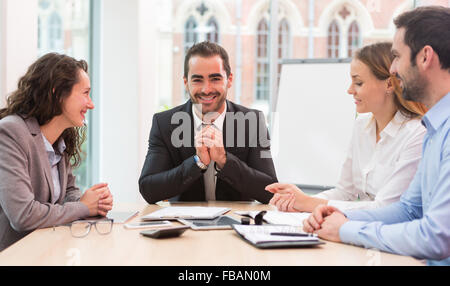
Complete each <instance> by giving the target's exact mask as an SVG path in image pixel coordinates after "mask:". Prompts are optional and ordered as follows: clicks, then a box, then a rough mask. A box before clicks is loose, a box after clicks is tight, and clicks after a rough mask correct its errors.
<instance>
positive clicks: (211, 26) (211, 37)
mask: <svg viewBox="0 0 450 286" xmlns="http://www.w3.org/2000/svg"><path fill="white" fill-rule="evenodd" d="M207 27H208V30H209V31H208V33H207V34H206V40H207V41H209V42H213V43H219V25H218V24H217V21H216V19H215V18H214V17H211V18H210V19H209V21H208V24H207Z"/></svg>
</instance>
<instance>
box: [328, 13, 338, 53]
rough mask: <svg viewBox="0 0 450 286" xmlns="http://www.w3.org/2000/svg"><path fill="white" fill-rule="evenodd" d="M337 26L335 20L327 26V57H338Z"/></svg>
mask: <svg viewBox="0 0 450 286" xmlns="http://www.w3.org/2000/svg"><path fill="white" fill-rule="evenodd" d="M339 37H340V35H339V27H338V24H337V22H336V20H333V22H331V24H330V26H329V28H328V43H327V50H328V57H329V58H338V57H339Z"/></svg>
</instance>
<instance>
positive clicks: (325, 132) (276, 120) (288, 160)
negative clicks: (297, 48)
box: [271, 59, 356, 186]
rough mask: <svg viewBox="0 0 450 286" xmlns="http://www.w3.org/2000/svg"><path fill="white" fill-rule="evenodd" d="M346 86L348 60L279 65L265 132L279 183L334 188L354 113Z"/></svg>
mask: <svg viewBox="0 0 450 286" xmlns="http://www.w3.org/2000/svg"><path fill="white" fill-rule="evenodd" d="M350 83H351V77H350V60H349V59H345V60H289V61H284V62H283V65H282V70H281V77H280V84H279V88H278V90H279V92H278V98H277V101H276V106H275V113H274V114H272V116H273V118H272V119H273V121H272V124H273V125H272V132H271V133H272V157H273V160H274V164H275V168H276V172H277V176H278V180H279V181H280V182H284V183H293V184H304V185H316V186H325V185H329V186H334V185H336V183H337V181H338V179H339V177H340V172H341V167H342V165H343V163H344V159H345V157H346V154H347V150H348V147H349V144H350V140H351V135H352V130H353V124H354V121H355V115H356V108H355V105H354V101H353V96H351V95H349V94H348V93H347V90H348V88H349V86H350Z"/></svg>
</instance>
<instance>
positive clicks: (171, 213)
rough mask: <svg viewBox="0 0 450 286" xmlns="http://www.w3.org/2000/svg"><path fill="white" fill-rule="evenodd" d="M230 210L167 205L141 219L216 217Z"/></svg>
mask: <svg viewBox="0 0 450 286" xmlns="http://www.w3.org/2000/svg"><path fill="white" fill-rule="evenodd" d="M229 210H230V209H229V208H220V207H166V208H162V209H159V210H157V211H154V212H152V213H150V214H148V215H146V216H143V217H141V219H142V220H160V219H179V218H184V219H215V218H216V217H218V216H220V215H223V214H225V213H226V212H228V211H229Z"/></svg>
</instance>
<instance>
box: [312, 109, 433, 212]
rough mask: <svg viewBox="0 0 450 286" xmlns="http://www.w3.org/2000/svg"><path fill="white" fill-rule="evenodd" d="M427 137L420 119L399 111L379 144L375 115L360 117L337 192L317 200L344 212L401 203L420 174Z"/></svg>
mask: <svg viewBox="0 0 450 286" xmlns="http://www.w3.org/2000/svg"><path fill="white" fill-rule="evenodd" d="M425 133H426V129H425V127H424V126H423V125H422V123H421V120H420V119H408V118H406V117H405V116H404V115H403V114H402V113H401V112H400V111H397V113H396V114H395V116H394V118H393V119H392V120H391V122H389V124H388V125H387V126H386V127H385V128H384V129H383V131H381V132H380V140H379V141H378V143H377V142H376V125H375V119H374V118H373V115H372V114H371V113H369V114H360V115H359V116H358V118H357V119H356V121H355V126H354V128H353V134H352V139H351V143H350V147H349V149H348V153H347V157H346V159H345V162H344V165H343V166H342V171H341V177H340V179H339V182H338V184H337V185H336V188H334V189H331V190H328V191H325V192H322V193H320V194H318V195H315V196H314V197H318V198H322V199H326V200H329V202H328V205H329V206H334V207H336V208H338V209H341V210H350V209H373V208H378V207H381V206H385V205H388V204H391V203H393V202H396V201H398V200H399V199H400V196H401V194H402V193H403V192H404V191H405V190H406V189H407V188H408V186H409V184H410V182H411V181H412V179H413V177H414V175H415V173H416V170H417V166H418V164H419V162H420V159H421V156H422V141H423V137H424V136H425Z"/></svg>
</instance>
